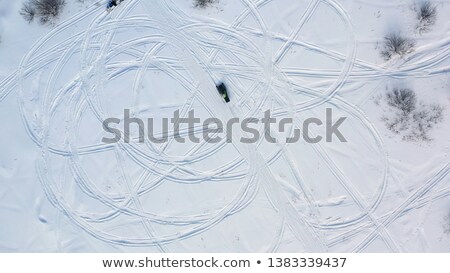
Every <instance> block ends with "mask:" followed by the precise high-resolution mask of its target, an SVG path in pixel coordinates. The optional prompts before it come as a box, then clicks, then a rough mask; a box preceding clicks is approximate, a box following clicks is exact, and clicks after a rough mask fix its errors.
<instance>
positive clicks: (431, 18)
mask: <svg viewBox="0 0 450 273" xmlns="http://www.w3.org/2000/svg"><path fill="white" fill-rule="evenodd" d="M416 12H417V19H418V20H419V22H418V23H417V30H418V31H419V33H423V32H427V31H430V30H431V27H432V26H433V25H434V24H435V23H436V18H437V9H436V6H435V5H434V4H432V3H431V2H430V1H428V0H423V1H421V2H420V3H419V7H418V8H417V9H416Z"/></svg>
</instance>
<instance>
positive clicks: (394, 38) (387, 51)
mask: <svg viewBox="0 0 450 273" xmlns="http://www.w3.org/2000/svg"><path fill="white" fill-rule="evenodd" d="M415 45H416V43H415V42H414V40H412V39H410V38H407V37H404V36H402V35H401V34H400V33H391V34H389V35H387V36H386V37H384V44H383V49H382V51H381V56H382V57H383V58H384V59H385V60H386V61H388V60H390V59H391V58H392V57H394V56H396V55H397V56H400V57H403V56H405V55H407V54H409V53H411V52H413V51H414V46H415Z"/></svg>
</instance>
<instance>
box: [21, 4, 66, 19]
mask: <svg viewBox="0 0 450 273" xmlns="http://www.w3.org/2000/svg"><path fill="white" fill-rule="evenodd" d="M65 5H66V1H65V0H29V1H28V2H25V3H24V4H23V6H22V9H21V11H20V14H21V15H22V16H23V17H24V19H25V20H26V21H27V22H32V21H33V20H34V18H35V17H38V18H39V21H40V22H41V23H42V24H46V23H49V22H51V21H52V20H53V19H55V18H57V17H58V15H59V14H60V13H61V11H62V9H63V8H64V6H65Z"/></svg>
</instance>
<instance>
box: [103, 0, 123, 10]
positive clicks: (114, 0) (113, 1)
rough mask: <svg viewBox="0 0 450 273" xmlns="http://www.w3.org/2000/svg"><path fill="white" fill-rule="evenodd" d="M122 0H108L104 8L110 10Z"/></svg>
mask: <svg viewBox="0 0 450 273" xmlns="http://www.w3.org/2000/svg"><path fill="white" fill-rule="evenodd" d="M122 1H123V0H109V1H108V5H107V6H106V10H108V11H111V10H112V9H113V8H114V7H117V6H118V5H119V4H120V3H121V2H122Z"/></svg>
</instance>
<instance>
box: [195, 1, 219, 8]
mask: <svg viewBox="0 0 450 273" xmlns="http://www.w3.org/2000/svg"><path fill="white" fill-rule="evenodd" d="M214 1H215V0H195V4H194V6H195V7H196V8H206V7H207V6H209V5H210V4H212V3H213V2H214Z"/></svg>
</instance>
